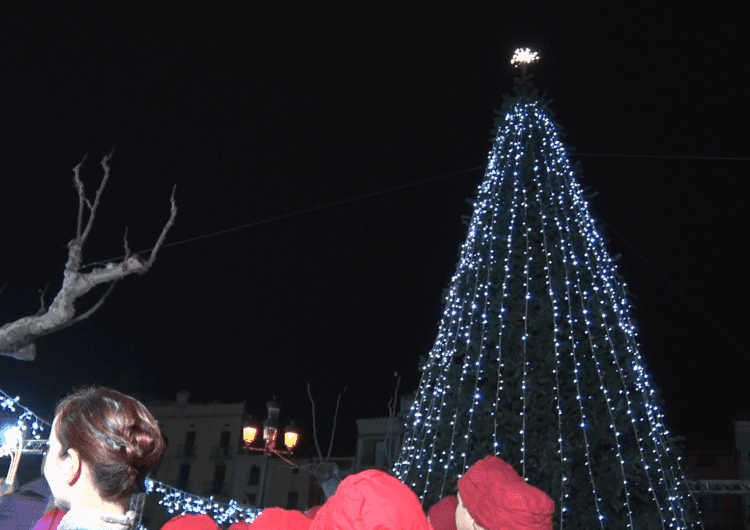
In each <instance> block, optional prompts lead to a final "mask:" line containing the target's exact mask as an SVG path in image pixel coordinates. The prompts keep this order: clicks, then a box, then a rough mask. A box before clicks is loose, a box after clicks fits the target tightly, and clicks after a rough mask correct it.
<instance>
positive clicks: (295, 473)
mask: <svg viewBox="0 0 750 530" xmlns="http://www.w3.org/2000/svg"><path fill="white" fill-rule="evenodd" d="M292 475H299V468H298V467H293V468H292Z"/></svg>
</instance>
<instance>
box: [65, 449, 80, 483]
mask: <svg viewBox="0 0 750 530" xmlns="http://www.w3.org/2000/svg"><path fill="white" fill-rule="evenodd" d="M67 456H68V458H66V459H65V472H66V474H67V475H68V476H69V477H70V479H69V480H68V484H69V485H70V486H72V485H73V484H75V483H76V482H78V479H79V478H81V457H80V456H79V455H78V451H76V450H75V449H68V453H67Z"/></svg>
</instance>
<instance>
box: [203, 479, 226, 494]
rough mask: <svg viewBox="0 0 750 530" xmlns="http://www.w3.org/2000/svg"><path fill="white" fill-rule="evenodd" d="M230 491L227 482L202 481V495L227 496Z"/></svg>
mask: <svg viewBox="0 0 750 530" xmlns="http://www.w3.org/2000/svg"><path fill="white" fill-rule="evenodd" d="M230 491H231V486H230V484H229V482H214V481H212V480H211V481H206V482H204V483H203V495H207V496H212V497H217V496H228V495H229V493H230Z"/></svg>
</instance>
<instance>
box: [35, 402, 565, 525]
mask: <svg viewBox="0 0 750 530" xmlns="http://www.w3.org/2000/svg"><path fill="white" fill-rule="evenodd" d="M164 447H165V442H164V439H163V437H162V435H161V432H160V429H159V426H158V424H157V422H156V420H155V419H154V417H153V416H152V415H151V413H150V412H149V411H148V409H147V408H146V407H145V406H144V405H143V404H141V403H140V402H139V401H137V400H135V399H133V398H131V397H129V396H126V395H124V394H121V393H120V392H117V391H114V390H111V389H107V388H100V387H91V388H86V389H83V390H80V391H78V392H75V393H74V394H71V395H70V396H68V397H66V398H65V399H63V400H62V401H61V402H60V403H59V404H58V406H57V408H56V410H55V419H54V421H53V423H52V429H51V433H50V437H49V450H48V454H47V457H46V460H45V464H44V476H45V478H46V479H47V482H48V483H49V486H50V489H51V491H52V495H53V498H54V508H52V509H50V510H49V511H48V512H47V513H45V515H44V516H43V517H42V518H41V519H40V520H39V521H38V522H37V523H36V525H35V526H34V530H133V527H134V525H135V513H134V512H133V511H130V510H129V502H130V499H131V497H132V496H133V495H134V494H135V493H138V492H140V491H142V490H143V487H144V481H145V478H146V475H148V473H149V472H150V471H151V469H153V468H154V466H156V464H157V463H158V461H159V459H160V458H161V454H162V452H163V451H164ZM553 512H554V502H553V501H552V499H550V498H549V496H547V495H546V494H545V493H544V492H542V491H541V490H539V489H538V488H535V487H534V486H531V485H530V484H528V483H527V482H526V481H525V480H524V479H523V478H522V477H520V476H519V475H518V473H516V471H515V470H514V469H513V467H512V466H511V465H510V464H508V463H506V462H504V461H503V460H501V459H500V458H498V457H496V456H487V457H485V458H484V459H482V460H480V461H479V462H477V463H475V464H474V465H473V466H471V467H470V468H469V470H468V471H467V472H466V473H465V474H464V475H463V476H462V477H461V478H460V479H459V480H458V491H457V495H456V496H447V497H445V498H443V499H442V500H440V502H438V503H437V504H435V505H434V506H432V507H431V508H430V509H429V511H428V512H427V514H425V512H424V511H423V508H422V504H421V503H420V501H419V498H418V497H417V496H416V495H415V494H414V492H412V491H411V490H410V489H409V488H408V487H407V486H406V485H404V484H403V483H401V482H400V481H399V480H397V479H396V478H394V477H393V476H390V475H388V474H387V473H384V472H382V471H378V470H366V471H362V472H360V473H357V474H354V475H350V476H348V477H347V478H345V479H344V480H343V481H342V482H341V484H340V485H339V487H338V489H337V490H336V493H335V494H334V495H333V496H332V497H331V498H329V499H328V500H327V501H326V502H325V504H323V505H322V506H316V507H314V508H311V509H309V510H307V511H306V512H304V513H303V512H300V511H297V510H284V509H281V508H267V509H265V510H264V511H263V512H262V513H261V514H260V515H259V516H258V517H257V518H256V519H255V520H254V521H253V522H252V523H246V522H238V523H234V524H233V525H232V526H230V527H229V530H262V529H282V528H283V529H291V530H323V529H330V530H345V529H346V530H348V529H352V530H353V529H357V530H360V529H362V530H364V529H380V530H389V529H393V530H396V529H398V530H483V529H484V530H500V529H502V530H551V528H552V514H553ZM218 528H219V527H218V525H217V524H216V523H215V522H214V521H213V519H211V518H210V517H209V516H207V515H195V514H186V515H178V516H176V517H173V518H172V519H170V520H169V521H168V522H167V523H166V524H165V525H164V526H163V527H162V530H218Z"/></svg>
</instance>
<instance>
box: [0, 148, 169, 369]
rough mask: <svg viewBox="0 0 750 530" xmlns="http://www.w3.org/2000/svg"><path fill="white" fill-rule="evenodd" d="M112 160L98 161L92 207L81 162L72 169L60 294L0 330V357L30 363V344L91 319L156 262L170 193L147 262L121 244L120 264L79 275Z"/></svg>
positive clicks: (32, 350)
mask: <svg viewBox="0 0 750 530" xmlns="http://www.w3.org/2000/svg"><path fill="white" fill-rule="evenodd" d="M111 158H112V152H110V153H109V154H108V155H107V156H105V157H104V158H103V159H102V161H101V165H102V169H103V171H104V176H103V177H102V182H101V184H100V185H99V189H97V191H96V196H95V198H94V202H93V203H92V202H91V201H90V200H89V199H88V198H87V197H86V194H85V191H84V188H83V182H82V181H81V178H80V170H81V167H82V165H83V162H84V161H85V160H86V158H85V157H84V160H83V161H81V163H79V164H78V165H77V166H76V167H75V168H73V181H74V183H75V186H76V190H77V191H78V223H77V226H76V237H75V239H72V240H71V241H70V242H69V243H68V260H67V262H66V263H65V272H64V273H63V284H62V287H61V288H60V292H58V293H57V295H56V296H55V298H54V300H53V301H52V303H51V304H50V306H49V308H48V309H47V310H46V311H45V312H42V314H37V315H34V316H29V317H23V318H20V319H18V320H16V321H15V322H10V323H8V324H5V325H4V326H2V327H0V355H6V356H9V357H13V358H15V359H20V360H29V361H31V360H33V359H34V357H35V356H36V347H35V344H34V341H35V340H36V339H37V338H38V337H40V336H42V335H47V334H49V333H52V332H54V331H58V330H60V329H64V328H66V327H69V326H71V325H73V324H75V323H76V322H80V321H81V320H84V319H86V318H88V317H89V316H91V314H93V313H94V311H96V310H97V309H99V307H101V305H102V304H103V303H104V301H105V300H106V299H107V297H108V296H109V294H110V293H111V292H112V289H113V288H114V285H115V283H116V282H118V281H119V280H121V279H122V278H124V277H125V276H128V275H129V274H133V273H137V274H145V273H146V272H147V271H148V270H149V268H150V267H151V265H153V263H154V261H155V260H156V255H157V253H158V251H159V249H160V248H161V246H162V244H163V243H164V240H165V238H166V237H167V232H169V229H170V228H172V225H173V224H174V220H175V217H176V215H177V206H176V204H175V198H174V194H175V191H174V189H173V190H172V196H171V198H170V202H171V209H170V216H169V220H168V221H167V223H166V224H165V225H164V228H162V231H161V234H160V235H159V239H158V240H157V242H156V245H155V246H154V248H153V250H152V251H151V255H150V256H149V259H148V261H146V262H144V261H143V260H141V259H139V258H138V257H137V256H131V255H130V250H129V248H128V246H127V240H126V242H125V251H126V255H125V258H123V260H122V261H120V262H117V261H112V262H108V263H106V264H105V265H104V267H99V268H94V269H92V270H91V271H89V272H85V273H84V272H81V264H82V261H83V246H84V243H85V242H86V238H87V237H88V235H89V232H90V231H91V227H92V226H93V224H94V218H95V216H96V211H97V209H98V207H99V202H100V199H101V195H102V192H103V191H104V187H105V186H106V184H107V180H108V179H109V172H110V168H109V161H110V159H111ZM86 209H88V214H89V217H88V220H87V221H86V226H85V227H84V226H83V217H84V210H86ZM105 283H111V285H110V287H109V289H108V290H107V292H105V293H104V295H103V296H102V297H101V298H100V299H99V301H98V302H97V303H96V304H95V305H94V306H93V307H92V308H91V309H89V310H88V311H86V312H84V313H82V314H79V315H76V308H75V302H76V300H78V299H79V298H81V297H82V296H83V295H85V294H86V293H88V292H89V291H90V290H91V289H93V288H94V287H96V286H97V285H101V284H105Z"/></svg>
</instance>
